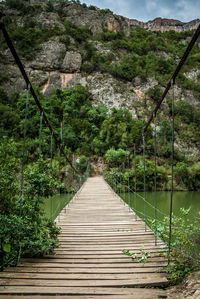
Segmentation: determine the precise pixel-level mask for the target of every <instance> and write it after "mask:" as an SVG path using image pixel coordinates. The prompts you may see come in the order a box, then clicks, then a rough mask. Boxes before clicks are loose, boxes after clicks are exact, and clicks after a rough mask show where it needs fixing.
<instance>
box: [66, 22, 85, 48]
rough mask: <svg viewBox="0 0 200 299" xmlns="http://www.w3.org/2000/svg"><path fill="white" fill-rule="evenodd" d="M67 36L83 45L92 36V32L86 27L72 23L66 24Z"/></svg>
mask: <svg viewBox="0 0 200 299" xmlns="http://www.w3.org/2000/svg"><path fill="white" fill-rule="evenodd" d="M64 25H65V29H66V32H67V34H69V35H70V36H71V37H73V38H74V39H75V40H76V41H77V42H79V43H81V42H83V41H85V40H87V39H88V38H89V37H90V36H91V31H90V30H89V29H88V28H86V27H78V26H76V25H74V24H72V23H71V22H70V21H65V22H64Z"/></svg>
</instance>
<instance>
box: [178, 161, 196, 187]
mask: <svg viewBox="0 0 200 299" xmlns="http://www.w3.org/2000/svg"><path fill="white" fill-rule="evenodd" d="M175 178H176V182H177V183H178V184H180V185H181V186H183V187H184V188H186V189H187V190H200V165H199V164H194V165H193V166H192V167H189V166H188V165H187V164H186V163H184V162H179V163H177V164H176V167H175Z"/></svg>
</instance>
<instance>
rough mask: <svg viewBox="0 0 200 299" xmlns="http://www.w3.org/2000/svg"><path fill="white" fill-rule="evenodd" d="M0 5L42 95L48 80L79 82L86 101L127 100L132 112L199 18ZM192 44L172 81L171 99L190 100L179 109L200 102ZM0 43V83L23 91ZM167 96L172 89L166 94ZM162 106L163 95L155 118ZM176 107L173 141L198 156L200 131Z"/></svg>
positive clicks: (147, 102) (114, 103)
mask: <svg viewBox="0 0 200 299" xmlns="http://www.w3.org/2000/svg"><path fill="white" fill-rule="evenodd" d="M0 11H1V12H2V13H4V14H5V15H6V16H4V17H2V20H3V22H4V24H5V26H6V28H7V30H8V32H9V35H10V37H11V39H12V41H13V43H14V45H15V47H16V49H17V51H18V53H19V56H20V57H21V59H22V62H23V64H24V66H25V69H26V71H27V73H28V75H29V77H30V79H31V82H32V83H33V84H34V85H35V86H39V87H40V89H41V91H42V93H43V94H44V95H45V96H50V95H51V94H52V93H53V91H54V89H55V88H61V89H64V90H65V89H68V88H71V87H73V86H76V85H77V84H81V85H83V86H87V88H88V90H89V91H90V92H91V94H92V96H93V104H94V105H98V104H99V103H103V104H105V105H107V106H108V107H109V109H111V108H113V107H116V108H122V107H124V108H128V109H129V110H130V111H131V113H132V115H133V116H134V117H136V118H138V119H142V118H147V116H148V115H149V113H150V111H151V110H152V108H153V107H154V106H155V103H156V101H157V100H158V99H159V96H160V95H161V94H162V91H163V90H164V88H165V86H166V84H167V82H168V80H169V79H170V76H171V74H172V73H173V71H174V69H175V67H176V65H177V63H178V61H179V60H180V58H181V57H182V55H183V53H184V51H185V49H186V47H187V45H188V43H189V41H190V39H191V36H192V34H193V29H195V28H196V27H197V25H198V24H199V22H200V21H199V20H194V21H191V22H189V23H182V22H180V21H177V20H168V19H161V18H157V19H155V20H153V21H149V22H147V23H143V22H139V21H137V20H130V19H127V18H124V17H122V16H118V15H115V14H113V13H112V12H111V11H110V10H108V9H104V10H102V9H99V8H96V7H94V6H90V7H87V6H86V5H85V4H80V3H78V1H61V0H57V1H39V0H30V1H29V2H28V1H17V0H12V1H11V0H9V1H8V0H7V1H5V2H1V3H0ZM171 29H173V30H171ZM190 29H192V30H190ZM199 47H200V42H198V43H197V44H196V45H195V47H194V49H193V51H192V53H191V54H190V57H189V59H188V60H187V62H186V64H185V66H184V68H183V70H182V73H181V74H180V75H179V77H178V78H177V82H176V86H175V98H176V102H177V104H179V105H180V103H179V102H180V101H183V102H184V103H187V104H188V105H192V106H191V107H193V108H191V107H190V106H187V105H186V106H187V107H186V110H187V111H188V109H196V110H195V111H198V109H199V108H200V84H199V78H200V54H199ZM0 50H1V52H0V85H1V87H2V88H3V89H4V90H6V91H7V92H8V94H9V96H10V97H11V94H12V93H13V92H16V91H17V92H18V93H20V94H23V93H24V92H25V91H26V86H25V83H24V80H23V79H22V76H21V74H20V72H19V70H18V67H17V66H16V65H15V63H14V60H13V57H12V55H11V54H10V52H9V50H8V49H7V46H6V44H5V42H4V39H3V37H1V45H0ZM171 97H172V91H170V93H169V95H168V100H170V98H171ZM167 107H168V104H167V102H165V104H164V105H163V108H162V110H161V115H162V116H161V117H162V119H163V120H165V115H164V114H165V113H164V110H165V109H167ZM188 107H189V108H188ZM181 113H182V116H181V117H180V122H179V133H178V134H179V135H180V138H177V142H178V147H179V149H180V150H181V152H182V153H184V155H185V154H188V155H190V156H193V157H194V159H195V160H198V159H200V150H199V148H200V146H199V145H200V137H199V135H198V134H197V132H196V130H197V129H196V127H195V129H194V130H193V129H192V128H191V126H189V124H188V121H186V122H185V121H182V120H184V117H185V116H184V115H185V114H184V113H186V115H187V112H181ZM192 113H193V114H194V112H192ZM195 113H196V112H195ZM195 115H196V114H195ZM189 123H190V121H189ZM195 124H196V123H195ZM195 126H196V125H195ZM190 135H191V138H192V140H193V142H192V143H191V139H188V136H190ZM197 135H198V136H197ZM197 139H198V140H197Z"/></svg>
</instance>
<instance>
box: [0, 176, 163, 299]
mask: <svg viewBox="0 0 200 299" xmlns="http://www.w3.org/2000/svg"><path fill="white" fill-rule="evenodd" d="M57 225H58V226H59V227H61V229H62V231H61V234H60V237H59V240H60V244H61V246H60V247H59V248H58V249H57V250H56V255H55V256H46V257H43V258H34V259H33V258H24V259H21V262H20V264H19V266H18V267H16V268H7V269H6V270H5V271H4V272H1V273H0V285H1V286H0V297H2V298H11V297H10V296H11V295H12V296H17V295H18V296H19V295H22V294H23V298H38V296H39V295H41V296H45V298H51V296H55V295H57V296H64V295H65V296H67V297H66V298H71V297H69V296H73V297H72V298H86V297H84V296H90V297H87V298H99V296H101V298H122V297H125V298H138V299H139V298H149V299H150V298H160V297H159V296H164V295H165V291H163V290H159V289H146V288H144V287H153V286H161V287H162V286H166V285H167V284H168V280H167V277H166V273H165V272H164V270H163V267H164V266H166V265H167V259H166V258H165V256H164V253H165V251H166V249H167V248H166V245H165V244H164V243H163V241H161V240H159V239H158V240H157V245H155V240H154V237H155V236H154V233H153V232H152V231H151V230H150V229H149V228H146V230H145V223H144V222H143V221H142V220H141V219H140V218H138V217H137V218H136V216H135V214H134V212H133V211H132V210H131V211H130V210H129V207H128V205H126V204H125V203H124V202H123V201H122V200H121V199H120V197H118V195H117V194H116V193H115V192H114V191H113V190H112V189H111V188H110V186H109V185H108V184H107V183H106V182H105V181H104V179H103V177H93V178H89V179H88V180H87V181H86V183H85V184H84V185H83V186H82V188H81V190H80V191H79V192H78V193H77V194H76V195H75V197H74V199H73V200H72V201H71V202H70V204H68V205H67V206H66V207H65V208H64V209H63V210H62V211H61V213H60V215H59V216H58V217H57ZM141 247H143V250H144V251H145V252H149V253H150V255H151V257H149V258H148V260H147V262H146V263H145V264H143V263H139V262H138V261H137V260H136V259H133V258H132V257H129V256H126V255H124V254H123V253H122V251H123V250H130V251H131V252H134V253H136V254H137V255H138V257H139V256H140V255H141ZM138 287H140V288H138ZM57 296H56V297H57ZM74 296H75V297H74ZM102 296H103V297H102ZM12 298H15V297H12ZM62 298H65V297H62ZM162 298H163V297H162Z"/></svg>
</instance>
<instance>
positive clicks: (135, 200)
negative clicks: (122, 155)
mask: <svg viewBox="0 0 200 299" xmlns="http://www.w3.org/2000/svg"><path fill="white" fill-rule="evenodd" d="M134 170H135V192H134V203H135V204H134V205H135V209H136V207H137V198H136V194H137V165H136V148H135V146H134ZM135 220H137V214H136V213H135Z"/></svg>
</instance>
